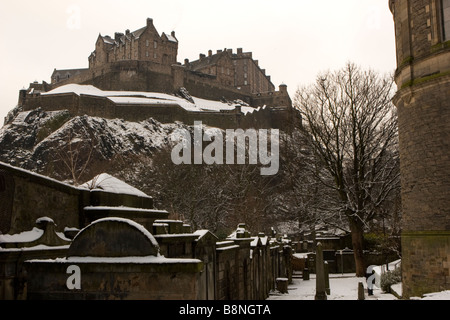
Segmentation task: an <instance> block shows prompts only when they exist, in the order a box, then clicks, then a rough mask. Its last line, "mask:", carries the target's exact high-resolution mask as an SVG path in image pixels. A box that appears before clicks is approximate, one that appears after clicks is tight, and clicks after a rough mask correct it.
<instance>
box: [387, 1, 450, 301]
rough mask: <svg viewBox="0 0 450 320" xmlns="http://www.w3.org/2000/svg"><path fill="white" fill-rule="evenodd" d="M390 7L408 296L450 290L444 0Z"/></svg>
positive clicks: (448, 26)
mask: <svg viewBox="0 0 450 320" xmlns="http://www.w3.org/2000/svg"><path fill="white" fill-rule="evenodd" d="M389 7H390V9H391V12H392V14H393V17H394V23H395V37H396V51H397V70H396V73H395V81H396V84H397V89H398V91H397V94H396V95H395V97H394V103H395V105H396V106H397V109H398V122H399V137H400V163H401V176H402V178H401V180H402V207H403V233H402V278H403V279H402V282H403V296H404V297H405V298H409V297H412V296H421V295H422V294H424V293H429V292H436V291H443V290H449V289H450V271H449V270H450V41H449V40H450V0H390V1H389Z"/></svg>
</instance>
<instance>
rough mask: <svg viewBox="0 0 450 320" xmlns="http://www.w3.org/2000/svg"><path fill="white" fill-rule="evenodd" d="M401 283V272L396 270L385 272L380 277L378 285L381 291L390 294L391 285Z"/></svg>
mask: <svg viewBox="0 0 450 320" xmlns="http://www.w3.org/2000/svg"><path fill="white" fill-rule="evenodd" d="M401 281H402V270H401V268H397V269H395V270H393V271H387V272H385V273H383V274H382V275H381V278H380V285H381V290H383V291H384V292H386V293H390V292H391V285H393V284H396V283H399V282H401Z"/></svg>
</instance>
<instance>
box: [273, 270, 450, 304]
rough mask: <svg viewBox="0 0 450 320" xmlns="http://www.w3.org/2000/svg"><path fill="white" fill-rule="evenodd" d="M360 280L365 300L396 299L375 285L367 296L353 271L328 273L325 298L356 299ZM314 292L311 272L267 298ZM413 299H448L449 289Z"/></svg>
mask: <svg viewBox="0 0 450 320" xmlns="http://www.w3.org/2000/svg"><path fill="white" fill-rule="evenodd" d="M360 281H361V282H362V283H363V285H364V289H365V290H364V291H365V300H398V299H397V298H396V297H395V296H394V295H393V294H390V293H384V292H383V291H382V290H381V289H380V288H378V287H376V286H374V288H373V295H372V296H369V295H368V294H367V283H366V279H365V278H358V277H356V276H355V274H354V273H353V274H352V273H344V274H330V295H328V296H327V300H357V299H358V283H359V282H360ZM396 290H399V291H400V292H401V286H399V285H397V287H396ZM315 294H316V276H315V274H311V276H310V280H303V279H301V278H297V277H294V278H293V281H292V284H290V285H289V286H288V293H285V294H282V293H279V292H272V293H271V294H270V296H269V298H268V299H267V300H314V296H315ZM413 299H414V300H418V299H422V300H450V291H443V292H437V293H430V294H426V295H425V296H424V297H423V298H419V297H417V298H413ZM413 299H412V300H413Z"/></svg>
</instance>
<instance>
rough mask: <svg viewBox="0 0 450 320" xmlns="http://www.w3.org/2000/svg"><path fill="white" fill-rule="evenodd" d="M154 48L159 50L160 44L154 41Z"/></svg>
mask: <svg viewBox="0 0 450 320" xmlns="http://www.w3.org/2000/svg"><path fill="white" fill-rule="evenodd" d="M153 48H155V49H156V48H158V42H156V41H153Z"/></svg>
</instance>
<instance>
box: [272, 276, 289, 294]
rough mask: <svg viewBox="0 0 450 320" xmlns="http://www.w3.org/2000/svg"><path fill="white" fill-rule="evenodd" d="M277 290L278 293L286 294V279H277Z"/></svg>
mask: <svg viewBox="0 0 450 320" xmlns="http://www.w3.org/2000/svg"><path fill="white" fill-rule="evenodd" d="M275 281H276V284H277V290H278V291H279V292H280V293H288V282H289V279H288V278H277V279H276V280H275Z"/></svg>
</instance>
